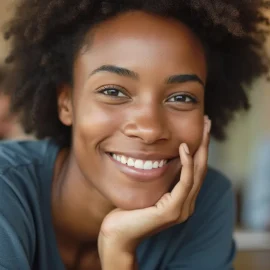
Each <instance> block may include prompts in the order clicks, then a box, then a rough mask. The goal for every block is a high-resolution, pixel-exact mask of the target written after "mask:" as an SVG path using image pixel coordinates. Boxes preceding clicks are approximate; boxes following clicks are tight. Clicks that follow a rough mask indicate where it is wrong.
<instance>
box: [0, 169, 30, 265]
mask: <svg viewBox="0 0 270 270" xmlns="http://www.w3.org/2000/svg"><path fill="white" fill-rule="evenodd" d="M29 217H31V213H30V209H29V207H28V206H27V204H26V200H24V198H23V197H22V194H21V192H20V190H19V189H18V187H16V184H15V183H14V182H12V181H10V180H9V179H7V176H5V175H3V174H1V173H0V269H1V270H2V269H3V270H17V269H20V270H30V269H31V266H30V265H31V263H30V262H31V260H32V259H33V258H32V256H31V254H34V251H33V247H34V244H33V243H34V235H35V230H34V228H33V226H31V225H32V224H31V222H30V221H29Z"/></svg>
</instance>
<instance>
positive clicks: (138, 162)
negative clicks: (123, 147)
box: [134, 159, 143, 169]
mask: <svg viewBox="0 0 270 270" xmlns="http://www.w3.org/2000/svg"><path fill="white" fill-rule="evenodd" d="M134 167H135V168H137V169H143V161H142V160H140V159H136V161H135V164H134Z"/></svg>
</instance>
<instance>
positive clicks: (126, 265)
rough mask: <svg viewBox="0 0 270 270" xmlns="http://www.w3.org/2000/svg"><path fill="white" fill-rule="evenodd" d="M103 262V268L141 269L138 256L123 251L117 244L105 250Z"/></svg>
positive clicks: (110, 269)
mask: <svg viewBox="0 0 270 270" xmlns="http://www.w3.org/2000/svg"><path fill="white" fill-rule="evenodd" d="M101 264H102V270H115V269H118V270H139V268H138V264H137V259H136V256H135V255H134V254H129V253H127V252H122V251H121V250H120V249H118V248H117V247H115V246H113V247H112V248H108V249H107V250H103V253H102V255H101Z"/></svg>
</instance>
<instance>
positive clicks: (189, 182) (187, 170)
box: [171, 143, 193, 209]
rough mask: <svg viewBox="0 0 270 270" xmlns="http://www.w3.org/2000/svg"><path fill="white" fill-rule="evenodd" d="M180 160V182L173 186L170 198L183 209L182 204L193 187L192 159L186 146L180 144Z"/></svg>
mask: <svg viewBox="0 0 270 270" xmlns="http://www.w3.org/2000/svg"><path fill="white" fill-rule="evenodd" d="M179 154H180V160H181V165H182V169H181V175H180V180H179V181H178V183H177V184H176V185H175V187H174V188H173V190H172V192H171V196H172V198H173V199H174V202H175V203H176V205H178V207H181V209H182V207H183V203H184V202H185V200H186V198H187V197H188V195H189V193H190V191H191V189H192V186H193V159H192V156H191V155H190V152H189V148H188V146H187V144H185V143H184V144H181V145H180V147H179Z"/></svg>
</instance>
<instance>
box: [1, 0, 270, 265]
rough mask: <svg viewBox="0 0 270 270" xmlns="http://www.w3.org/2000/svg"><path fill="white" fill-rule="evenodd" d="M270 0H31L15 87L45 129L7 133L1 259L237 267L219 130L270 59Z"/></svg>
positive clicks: (31, 120)
mask: <svg viewBox="0 0 270 270" xmlns="http://www.w3.org/2000/svg"><path fill="white" fill-rule="evenodd" d="M267 4H268V1H256V0H254V1H252V3H251V2H250V1H246V2H243V1H235V0H233V1H223V0H219V1H210V0H209V1H205V0H204V1H200V0H196V1H169V0H168V1H159V2H158V3H156V1H150V0H149V1H148V0H144V1H138V0H137V1H132V0H130V1H90V0H82V1H63V0H61V1H60V0H59V1H58V0H57V1H55V0H54V1H50V0H44V1H35V0H33V1H29V0H28V1H25V0H21V1H20V3H19V4H18V6H17V9H16V14H15V18H14V19H13V20H12V21H11V22H10V24H9V25H8V32H7V33H6V37H7V38H11V39H12V50H11V55H10V56H9V57H8V58H7V62H8V63H10V64H12V65H13V70H12V72H11V73H10V80H9V81H10V84H9V89H10V94H11V96H12V107H13V110H14V111H15V112H20V114H21V115H22V116H23V117H22V119H21V120H22V123H23V125H24V127H25V129H26V130H27V131H31V132H34V133H35V134H36V136H37V137H38V138H39V139H40V140H38V141H35V142H31V141H29V142H23V143H22V142H12V143H2V144H1V145H0V164H1V165H0V242H1V243H4V244H3V245H1V247H0V266H1V267H3V268H4V269H8V270H13V269H22V270H29V269H40V270H47V269H56V270H60V269H103V270H109V269H119V270H120V269H125V270H128V269H136V268H139V269H140V270H143V269H147V270H151V269H186V270H197V269H207V270H209V269H213V270H228V269H231V268H232V261H233V258H234V254H235V245H234V241H233V239H232V231H233V226H234V201H233V192H232V188H231V185H230V182H229V181H228V180H227V179H226V178H225V177H224V176H223V175H221V174H220V173H219V172H216V171H214V170H212V169H210V168H209V169H208V168H207V156H208V144H209V137H210V130H211V126H212V130H211V133H212V135H213V136H215V137H216V138H219V139H223V138H224V137H225V127H226V125H227V123H228V122H229V121H230V120H231V119H232V117H233V114H234V112H236V111H238V110H239V109H247V108H248V98H247V93H245V91H244V88H243V85H244V84H247V83H250V82H251V81H252V80H253V79H254V78H255V77H256V76H258V75H260V74H263V73H266V72H267V64H268V62H267V61H268V60H267V59H266V57H264V59H265V63H264V62H263V61H262V55H263V53H264V52H263V49H262V48H263V41H264V38H265V35H266V32H265V33H264V32H263V31H262V30H261V28H260V29H259V28H257V27H259V24H266V25H267V19H266V18H264V16H263V14H262V13H261V9H262V8H263V7H265V8H267ZM29 115H31V117H27V116H29ZM209 118H210V119H211V120H212V121H211V120H209ZM211 124H212V125H211ZM195 206H196V207H195ZM2 247H4V249H3V248H2ZM210 256H211V260H210V259H209V257H210Z"/></svg>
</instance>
